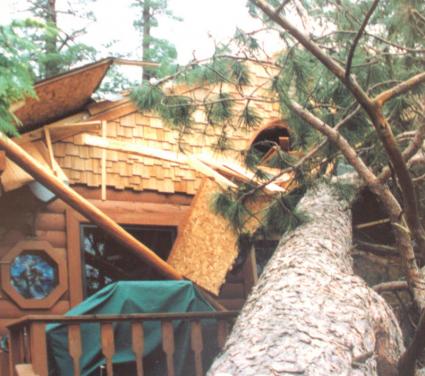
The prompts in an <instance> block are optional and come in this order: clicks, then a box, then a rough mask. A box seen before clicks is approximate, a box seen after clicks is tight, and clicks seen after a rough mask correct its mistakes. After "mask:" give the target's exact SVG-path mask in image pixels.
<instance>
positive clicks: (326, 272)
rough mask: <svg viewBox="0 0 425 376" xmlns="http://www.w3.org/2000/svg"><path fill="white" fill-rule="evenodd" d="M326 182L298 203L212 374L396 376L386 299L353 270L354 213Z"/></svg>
mask: <svg viewBox="0 0 425 376" xmlns="http://www.w3.org/2000/svg"><path fill="white" fill-rule="evenodd" d="M348 206H349V205H348V204H347V203H346V202H344V201H342V200H341V199H340V198H338V195H337V194H336V193H335V192H334V191H333V189H332V188H331V187H330V186H329V185H326V184H321V185H320V186H319V187H317V188H314V189H311V190H310V191H309V192H307V194H306V195H305V196H304V198H303V199H302V200H301V201H300V203H299V208H300V209H301V210H302V211H303V212H305V213H306V214H307V215H308V218H309V219H308V221H307V222H306V223H305V224H303V225H302V226H300V227H299V228H297V229H296V230H295V231H293V232H292V233H290V234H288V235H287V236H285V237H283V238H282V240H281V241H280V244H279V246H278V248H277V250H276V252H275V254H274V255H273V257H272V259H271V260H270V261H269V263H268V265H267V266H266V269H265V270H264V272H263V274H262V276H261V278H260V280H259V282H258V283H257V285H256V286H255V288H254V290H253V292H252V294H251V296H250V297H249V298H248V300H247V302H246V304H245V306H244V308H243V309H242V312H241V314H240V316H239V317H238V319H237V321H236V323H235V326H234V328H233V330H232V333H231V334H230V336H229V339H228V341H227V343H226V346H225V348H224V351H223V353H222V354H221V355H219V357H218V358H217V359H216V360H215V361H214V363H213V365H212V367H211V369H210V371H209V373H208V375H209V376H219V375H220V376H224V375H226V376H228V375H232V376H233V375H244V376H249V375H255V376H260V375H294V374H297V375H314V376H320V375H326V376H328V375H382V376H383V375H385V376H391V375H397V361H398V359H399V357H400V355H401V354H402V353H403V351H404V346H403V339H402V334H401V331H400V328H399V326H398V323H397V320H396V318H395V316H394V314H393V312H392V310H391V308H390V307H389V306H388V305H387V303H386V302H385V301H384V299H383V298H382V297H381V296H379V295H378V294H377V293H376V292H374V291H373V290H372V289H370V288H369V287H368V286H367V285H366V283H365V282H364V281H363V280H362V279H361V278H360V277H358V276H355V275H354V274H353V270H352V259H351V256H350V248H351V240H352V236H351V235H352V234H351V212H350V210H349V207H348Z"/></svg>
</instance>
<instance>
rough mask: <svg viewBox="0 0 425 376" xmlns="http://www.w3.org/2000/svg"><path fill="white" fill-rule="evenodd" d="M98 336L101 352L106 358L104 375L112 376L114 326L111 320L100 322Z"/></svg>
mask: <svg viewBox="0 0 425 376" xmlns="http://www.w3.org/2000/svg"><path fill="white" fill-rule="evenodd" d="M100 338H101V343H102V353H103V356H104V357H105V360H106V375H107V376H113V375H114V370H113V363H112V357H113V356H114V354H115V344H114V327H113V325H112V323H111V322H107V323H102V324H100Z"/></svg>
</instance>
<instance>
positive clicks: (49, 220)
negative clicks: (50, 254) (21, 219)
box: [35, 213, 65, 231]
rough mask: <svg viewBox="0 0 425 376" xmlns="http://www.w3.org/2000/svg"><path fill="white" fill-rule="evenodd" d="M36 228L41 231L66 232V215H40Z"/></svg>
mask: <svg viewBox="0 0 425 376" xmlns="http://www.w3.org/2000/svg"><path fill="white" fill-rule="evenodd" d="M35 228H36V229H37V230H40V231H65V215H64V214H62V213H39V214H38V215H37V218H36V222H35Z"/></svg>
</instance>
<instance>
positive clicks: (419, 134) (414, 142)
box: [379, 121, 425, 183]
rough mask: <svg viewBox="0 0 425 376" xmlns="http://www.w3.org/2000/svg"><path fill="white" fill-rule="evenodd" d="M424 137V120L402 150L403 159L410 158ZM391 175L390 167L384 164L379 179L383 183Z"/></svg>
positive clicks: (419, 146) (417, 149)
mask: <svg viewBox="0 0 425 376" xmlns="http://www.w3.org/2000/svg"><path fill="white" fill-rule="evenodd" d="M424 137H425V121H422V123H421V124H420V126H419V128H418V129H417V130H416V131H415V133H414V135H413V138H412V139H411V141H410V143H409V145H408V146H407V147H406V149H404V150H403V153H402V156H403V159H404V160H405V161H406V162H407V161H408V160H410V158H412V157H413V156H414V155H415V154H416V153H417V152H418V151H419V149H420V148H421V146H422V143H423V140H424ZM390 176H391V169H390V168H389V167H388V166H386V167H385V168H384V169H383V170H382V172H381V173H380V174H379V180H380V181H381V182H382V183H384V182H385V181H386V180H387V179H388V178H389V177H390Z"/></svg>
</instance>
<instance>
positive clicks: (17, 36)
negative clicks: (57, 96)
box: [0, 21, 42, 136]
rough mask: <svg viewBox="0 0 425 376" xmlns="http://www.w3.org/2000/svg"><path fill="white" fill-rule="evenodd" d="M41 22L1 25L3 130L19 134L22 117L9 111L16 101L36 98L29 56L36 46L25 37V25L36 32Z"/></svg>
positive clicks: (0, 121) (0, 122) (0, 127)
mask: <svg viewBox="0 0 425 376" xmlns="http://www.w3.org/2000/svg"><path fill="white" fill-rule="evenodd" d="M41 27H42V25H41V24H39V23H38V22H34V21H22V22H13V23H12V24H10V25H8V26H2V25H0V132H4V133H5V134H8V135H10V136H15V135H17V129H16V126H17V125H19V120H18V119H17V118H16V117H15V116H14V115H13V114H12V113H11V112H10V111H9V109H10V107H11V105H12V104H13V103H16V102H19V101H21V100H23V99H25V98H26V97H34V96H35V92H34V90H33V87H32V84H33V76H32V74H31V71H30V69H29V56H30V54H31V53H32V52H33V51H34V50H35V49H36V46H34V45H33V44H32V43H31V41H29V40H27V39H25V38H22V36H21V35H22V34H21V31H22V29H23V28H26V29H27V28H32V29H33V30H34V31H37V30H38V29H39V28H41Z"/></svg>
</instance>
